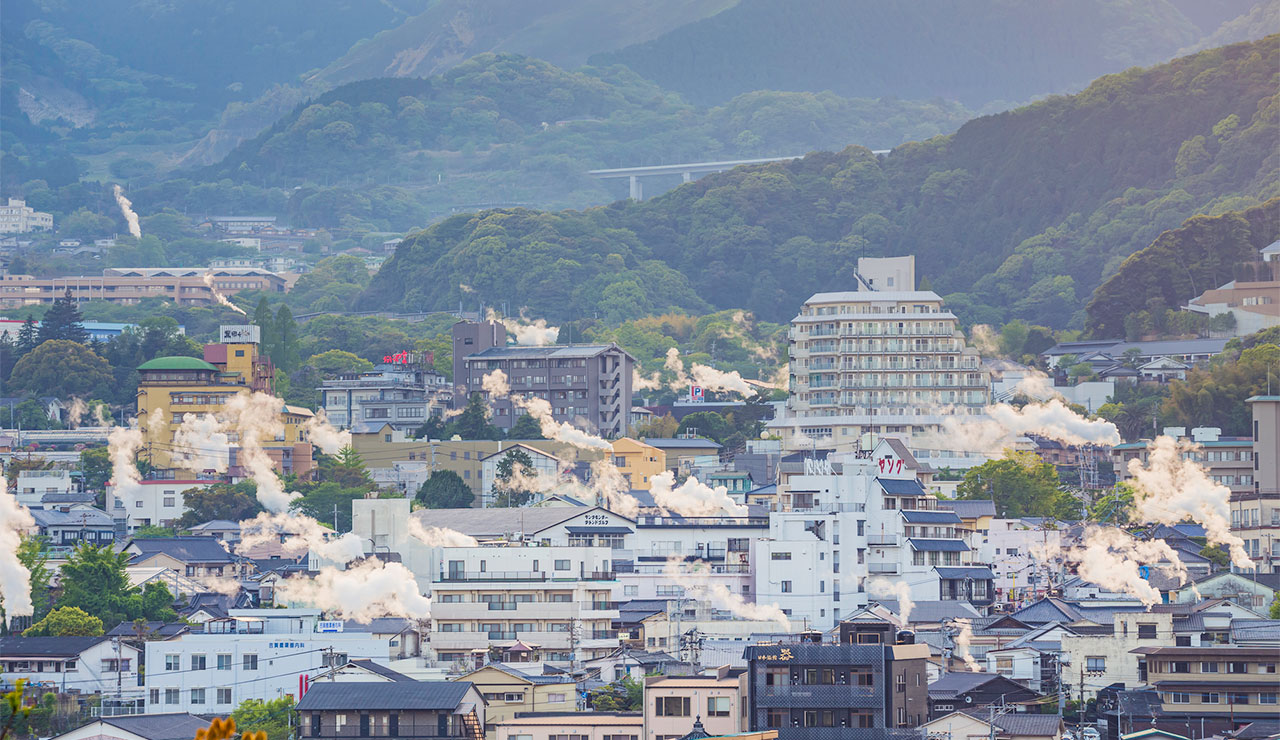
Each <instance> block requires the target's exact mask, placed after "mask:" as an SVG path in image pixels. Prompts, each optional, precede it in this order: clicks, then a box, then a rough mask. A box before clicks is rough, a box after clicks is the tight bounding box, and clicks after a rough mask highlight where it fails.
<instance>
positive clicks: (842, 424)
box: [768, 257, 990, 451]
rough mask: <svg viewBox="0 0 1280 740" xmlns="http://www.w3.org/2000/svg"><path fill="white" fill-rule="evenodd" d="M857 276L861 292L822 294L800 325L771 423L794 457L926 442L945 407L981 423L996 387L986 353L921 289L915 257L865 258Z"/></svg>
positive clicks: (796, 323) (794, 324)
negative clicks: (902, 439)
mask: <svg viewBox="0 0 1280 740" xmlns="http://www.w3.org/2000/svg"><path fill="white" fill-rule="evenodd" d="M855 278H857V289H856V290H853V291H844V292H837V293H817V294H814V295H813V296H811V297H810V298H809V299H808V300H807V301H805V303H804V306H803V307H801V309H800V313H799V315H797V316H796V317H795V318H794V319H792V320H791V329H790V331H789V333H788V337H789V339H790V342H791V348H790V358H791V364H790V370H791V378H790V396H789V398H788V399H787V404H786V407H785V409H784V410H785V413H784V414H782V415H779V416H778V417H775V418H774V419H773V420H772V421H770V422H769V424H768V426H769V428H770V429H771V430H773V431H775V432H778V433H780V434H782V436H783V443H784V446H785V447H786V449H789V450H801V449H808V448H809V446H810V444H811V443H812V441H813V440H828V439H829V441H825V442H820V444H823V445H824V446H828V447H830V446H834V447H835V448H836V449H837V450H841V451H843V450H849V449H853V448H854V447H855V446H857V445H858V444H859V442H860V441H861V440H862V439H863V435H871V437H872V438H876V439H878V438H879V435H881V434H900V435H905V436H907V437H912V436H916V435H923V434H924V433H926V432H928V431H932V430H936V429H937V428H938V426H939V425H940V424H941V423H942V419H943V418H944V412H943V411H941V409H944V408H945V409H948V410H949V411H948V412H945V415H957V414H959V415H981V414H982V413H983V408H984V407H985V406H986V405H987V403H988V402H989V401H990V387H989V379H988V376H987V373H986V372H985V371H984V370H983V368H982V364H981V361H980V358H979V357H978V351H977V350H976V349H973V348H970V347H966V346H965V340H964V333H963V332H961V331H960V330H959V329H958V328H957V323H958V319H957V317H956V316H955V314H952V313H951V312H949V311H947V310H945V309H944V308H943V304H942V298H941V297H940V296H939V295H938V294H937V293H934V292H932V291H927V290H924V291H921V290H916V289H915V266H914V258H912V257H901V258H891V259H870V258H862V259H859V260H858V272H857V273H856V274H855Z"/></svg>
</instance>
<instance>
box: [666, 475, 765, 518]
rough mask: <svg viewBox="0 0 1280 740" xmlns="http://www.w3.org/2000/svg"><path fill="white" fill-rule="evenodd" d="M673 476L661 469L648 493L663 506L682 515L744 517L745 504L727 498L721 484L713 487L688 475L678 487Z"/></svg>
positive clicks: (745, 511)
mask: <svg viewBox="0 0 1280 740" xmlns="http://www.w3.org/2000/svg"><path fill="white" fill-rule="evenodd" d="M675 482H676V476H675V473H672V472H671V471H670V470H664V471H662V472H661V473H658V474H657V475H655V476H653V478H652V480H651V485H652V487H651V488H650V492H651V493H652V494H653V501H654V503H656V504H657V505H658V506H660V507H662V508H663V509H667V510H670V511H674V512H675V513H677V514H679V515H681V516H720V515H722V514H728V515H730V516H746V514H747V511H748V509H747V507H746V506H744V505H742V504H740V503H738V502H737V501H734V500H733V499H731V498H729V493H728V491H729V489H728V488H725V487H724V486H716V487H715V488H712V487H711V486H708V485H707V484H705V483H703V482H702V481H700V480H698V479H697V478H696V477H694V476H689V477H688V478H687V479H685V482H684V483H682V484H680V485H679V486H678V487H677V486H676V485H675Z"/></svg>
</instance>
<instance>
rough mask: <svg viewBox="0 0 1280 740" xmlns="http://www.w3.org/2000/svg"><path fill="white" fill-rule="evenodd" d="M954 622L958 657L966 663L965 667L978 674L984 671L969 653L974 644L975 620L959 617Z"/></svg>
mask: <svg viewBox="0 0 1280 740" xmlns="http://www.w3.org/2000/svg"><path fill="white" fill-rule="evenodd" d="M952 622H953V623H954V624H955V627H956V637H955V641H956V655H957V656H958V657H959V658H960V659H961V660H963V661H964V664H965V666H966V667H967V668H968V669H969V670H971V671H973V672H975V673H977V672H979V671H981V670H982V666H981V665H979V664H978V661H977V660H976V659H974V657H973V654H972V653H970V652H969V645H970V644H972V643H973V620H972V619H966V618H964V617H959V618H957V619H953V620H952Z"/></svg>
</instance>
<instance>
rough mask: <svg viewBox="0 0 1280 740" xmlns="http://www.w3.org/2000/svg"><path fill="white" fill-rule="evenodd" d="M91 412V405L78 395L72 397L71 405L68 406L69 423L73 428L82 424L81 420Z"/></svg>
mask: <svg viewBox="0 0 1280 740" xmlns="http://www.w3.org/2000/svg"><path fill="white" fill-rule="evenodd" d="M88 412H89V405H88V404H86V403H85V402H84V401H82V400H80V398H78V397H76V396H72V397H71V405H70V406H68V407H67V423H68V424H70V425H71V428H72V429H76V428H78V427H79V426H80V420H81V419H83V418H84V415H85V414H86V413H88Z"/></svg>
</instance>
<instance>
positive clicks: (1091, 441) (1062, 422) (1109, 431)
mask: <svg viewBox="0 0 1280 740" xmlns="http://www.w3.org/2000/svg"><path fill="white" fill-rule="evenodd" d="M984 413H985V414H986V418H983V417H974V416H954V415H953V416H948V417H946V418H945V419H944V420H943V423H942V432H941V436H942V440H940V442H941V445H942V446H943V447H945V448H947V449H960V450H972V451H976V452H989V453H999V452H1000V451H1001V450H1003V449H1005V448H1007V447H1010V446H1012V445H1013V443H1014V441H1015V440H1016V439H1017V438H1018V437H1020V436H1022V435H1026V434H1035V435H1039V436H1041V437H1048V438H1049V439H1053V440H1057V441H1059V442H1062V443H1064V444H1069V445H1118V444H1120V442H1121V439H1120V432H1119V431H1117V430H1116V425H1115V424H1112V423H1111V422H1109V421H1106V420H1102V419H1086V418H1085V417H1083V416H1081V415H1080V414H1077V413H1076V412H1074V411H1072V410H1071V409H1070V408H1068V407H1067V405H1066V404H1064V403H1063V402H1062V401H1059V400H1058V399H1056V398H1054V399H1050V400H1049V401H1048V402H1046V403H1029V404H1027V405H1026V406H1023V407H1022V408H1021V409H1017V408H1014V407H1013V406H1009V405H1006V404H993V405H990V406H987V407H986V409H984Z"/></svg>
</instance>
